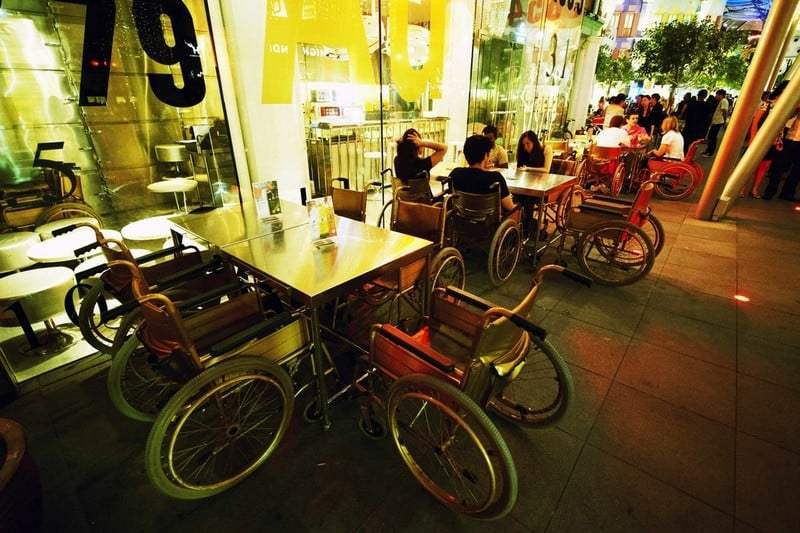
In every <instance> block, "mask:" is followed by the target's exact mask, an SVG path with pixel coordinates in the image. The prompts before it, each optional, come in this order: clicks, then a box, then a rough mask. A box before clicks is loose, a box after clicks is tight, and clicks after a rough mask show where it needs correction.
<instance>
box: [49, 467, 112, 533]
mask: <svg viewBox="0 0 800 533" xmlns="http://www.w3.org/2000/svg"><path fill="white" fill-rule="evenodd" d="M37 466H38V465H37ZM120 525H123V526H124V519H123V520H121V521H120V524H118V527H115V528H114V529H115V530H116V531H120V530H121V528H120V527H119V526H120ZM40 530H41V531H69V532H75V533H82V532H84V531H85V532H89V531H92V529H91V528H90V527H89V522H88V520H87V519H86V515H85V514H84V510H83V505H82V504H81V501H80V499H79V498H78V495H77V494H75V492H74V491H73V490H72V488H71V487H67V486H63V485H61V486H58V487H52V486H49V485H47V484H45V483H44V482H43V483H42V523H41V527H40Z"/></svg>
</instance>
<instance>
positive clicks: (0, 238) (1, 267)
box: [0, 231, 41, 274]
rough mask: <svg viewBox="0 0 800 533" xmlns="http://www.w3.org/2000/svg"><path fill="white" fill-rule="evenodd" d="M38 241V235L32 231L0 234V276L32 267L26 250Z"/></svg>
mask: <svg viewBox="0 0 800 533" xmlns="http://www.w3.org/2000/svg"><path fill="white" fill-rule="evenodd" d="M40 241H41V239H40V238H39V235H38V234H37V233H34V232H32V231H15V232H14V233H3V234H0V274H5V273H6V272H13V271H15V270H20V269H22V268H26V267H29V266H31V265H33V261H31V260H30V259H29V258H28V250H29V249H30V248H31V246H33V245H34V244H36V243H38V242H40Z"/></svg>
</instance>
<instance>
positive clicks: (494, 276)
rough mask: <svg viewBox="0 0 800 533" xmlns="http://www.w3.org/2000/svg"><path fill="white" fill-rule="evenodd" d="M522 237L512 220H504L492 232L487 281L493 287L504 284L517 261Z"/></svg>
mask: <svg viewBox="0 0 800 533" xmlns="http://www.w3.org/2000/svg"><path fill="white" fill-rule="evenodd" d="M520 250H522V235H521V234H520V231H519V227H518V226H517V225H516V224H515V223H514V221H513V220H504V221H503V222H502V224H500V226H499V227H498V228H497V231H495V232H494V237H493V238H492V244H491V245H490V246H489V279H490V280H491V282H492V284H494V285H495V286H499V285H502V284H503V283H505V282H506V280H507V279H508V278H510V277H511V274H512V273H513V272H514V268H516V266H517V261H518V260H519V252H520Z"/></svg>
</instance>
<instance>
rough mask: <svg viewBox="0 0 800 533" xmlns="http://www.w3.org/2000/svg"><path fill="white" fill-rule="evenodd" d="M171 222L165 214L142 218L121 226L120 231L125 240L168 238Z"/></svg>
mask: <svg viewBox="0 0 800 533" xmlns="http://www.w3.org/2000/svg"><path fill="white" fill-rule="evenodd" d="M171 229H172V222H170V221H169V218H168V217H166V216H160V217H150V218H143V219H141V220H136V221H134V222H131V223H130V224H126V225H125V226H123V228H122V230H120V232H121V233H122V237H123V238H124V239H125V240H126V241H157V240H164V239H168V238H169V236H170V230H171Z"/></svg>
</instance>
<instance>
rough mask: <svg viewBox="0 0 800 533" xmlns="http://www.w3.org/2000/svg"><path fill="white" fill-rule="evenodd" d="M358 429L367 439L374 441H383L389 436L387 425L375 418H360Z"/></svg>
mask: <svg viewBox="0 0 800 533" xmlns="http://www.w3.org/2000/svg"><path fill="white" fill-rule="evenodd" d="M358 429H360V430H361V433H363V434H364V436H365V437H367V438H368V439H372V440H383V439H384V438H386V435H387V432H386V424H384V422H383V421H381V420H378V419H376V418H375V417H374V416H370V417H369V419H367V418H364V417H363V416H360V417H358Z"/></svg>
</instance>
